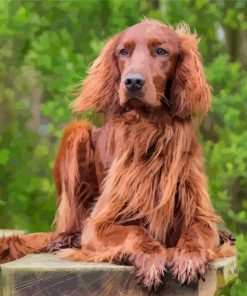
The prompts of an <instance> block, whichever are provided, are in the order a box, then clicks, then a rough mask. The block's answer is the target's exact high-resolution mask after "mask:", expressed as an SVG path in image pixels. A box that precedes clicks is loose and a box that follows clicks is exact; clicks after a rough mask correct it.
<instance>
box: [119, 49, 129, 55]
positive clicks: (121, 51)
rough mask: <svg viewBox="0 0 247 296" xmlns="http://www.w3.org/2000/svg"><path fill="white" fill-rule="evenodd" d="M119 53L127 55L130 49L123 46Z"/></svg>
mask: <svg viewBox="0 0 247 296" xmlns="http://www.w3.org/2000/svg"><path fill="white" fill-rule="evenodd" d="M119 54H120V55H121V56H127V55H128V54H129V52H128V50H127V49H125V48H122V49H121V50H120V51H119Z"/></svg>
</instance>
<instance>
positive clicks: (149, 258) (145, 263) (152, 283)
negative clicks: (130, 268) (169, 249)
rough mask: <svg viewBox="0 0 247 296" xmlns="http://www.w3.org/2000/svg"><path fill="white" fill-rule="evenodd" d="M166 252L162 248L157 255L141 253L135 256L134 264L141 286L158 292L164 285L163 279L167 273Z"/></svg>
mask: <svg viewBox="0 0 247 296" xmlns="http://www.w3.org/2000/svg"><path fill="white" fill-rule="evenodd" d="M166 259H167V255H166V250H165V249H164V248H162V249H161V250H160V252H157V253H155V252H154V253H150V254H147V253H144V254H143V253H140V254H137V255H135V258H134V260H133V262H132V264H133V265H134V266H135V269H136V277H137V281H138V283H139V284H141V285H142V286H144V287H146V288H148V290H156V289H157V288H158V287H159V286H160V285H161V284H162V278H163V277H164V275H165V272H166V268H165V266H166V261H167V260H166Z"/></svg>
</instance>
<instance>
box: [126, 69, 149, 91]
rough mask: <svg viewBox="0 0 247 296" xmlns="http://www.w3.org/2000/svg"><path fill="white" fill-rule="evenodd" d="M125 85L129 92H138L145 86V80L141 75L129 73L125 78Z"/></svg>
mask: <svg viewBox="0 0 247 296" xmlns="http://www.w3.org/2000/svg"><path fill="white" fill-rule="evenodd" d="M124 84H125V86H126V88H127V89H128V90H129V91H138V90H141V89H142V87H143V85H144V84H145V79H144V78H143V77H142V75H141V74H139V73H128V74H127V75H126V76H125V78H124Z"/></svg>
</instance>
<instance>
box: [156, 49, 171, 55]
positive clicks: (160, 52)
mask: <svg viewBox="0 0 247 296" xmlns="http://www.w3.org/2000/svg"><path fill="white" fill-rule="evenodd" d="M155 54H156V55H161V56H164V55H167V54H168V51H167V50H166V49H164V48H161V47H158V48H156V49H155Z"/></svg>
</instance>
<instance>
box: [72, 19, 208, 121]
mask: <svg viewBox="0 0 247 296" xmlns="http://www.w3.org/2000/svg"><path fill="white" fill-rule="evenodd" d="M197 45H198V38H197V36H196V35H195V34H190V33H189V30H188V29H187V27H186V26H180V28H178V29H176V30H173V29H171V28H169V27H167V26H165V25H163V24H161V23H159V22H157V21H147V20H145V21H143V22H141V23H139V24H137V25H134V26H132V27H130V28H128V29H126V30H125V31H123V32H121V33H120V34H118V35H117V36H115V37H113V38H112V39H111V40H110V41H109V42H108V43H107V44H106V46H105V47H104V48H103V50H102V52H101V54H100V55H99V57H98V58H97V59H96V60H95V62H94V63H93V64H92V66H91V67H90V69H89V73H88V74H89V75H88V77H87V79H86V80H85V81H84V83H83V86H82V90H81V93H80V95H79V97H78V98H77V99H76V100H75V101H74V102H73V107H74V110H75V111H77V112H81V111H84V110H87V109H90V108H91V109H94V110H95V111H103V112H105V113H108V112H110V113H115V112H117V110H119V109H121V108H124V107H126V106H127V107H128V108H131V109H132V108H136V107H138V108H139V107H141V106H145V107H148V108H155V109H157V108H162V107H163V106H164V105H166V107H167V108H169V110H170V114H171V115H176V116H178V117H180V118H182V119H183V118H186V117H187V116H190V115H193V114H194V113H197V112H200V113H202V114H204V113H206V112H207V110H208V108H209V106H210V90H209V86H208V84H207V81H206V79H205V75H204V72H203V67H202V63H201V57H200V54H199V53H198V50H197Z"/></svg>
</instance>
